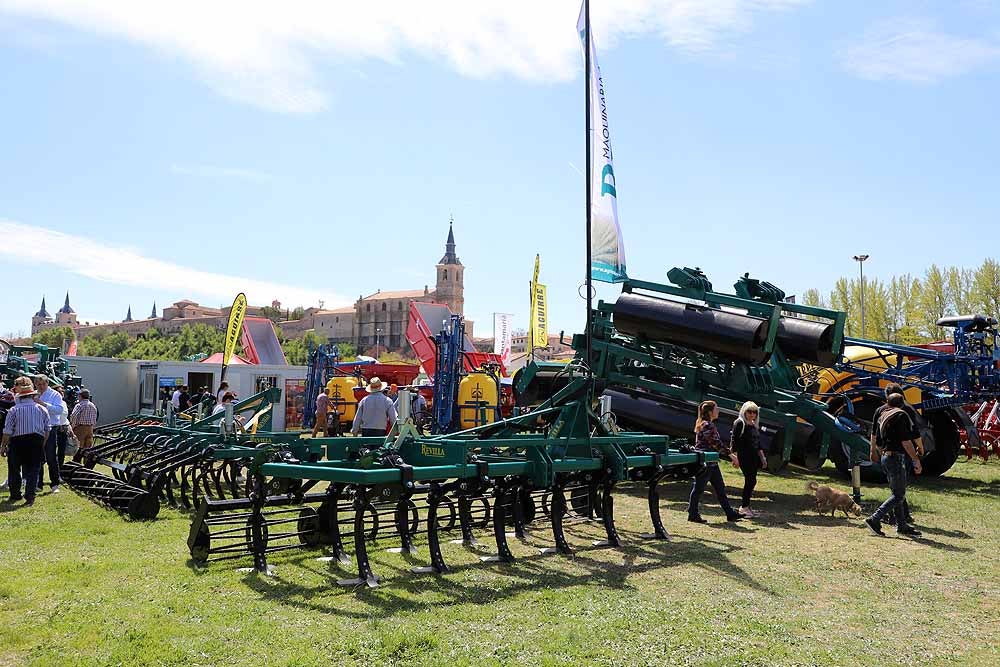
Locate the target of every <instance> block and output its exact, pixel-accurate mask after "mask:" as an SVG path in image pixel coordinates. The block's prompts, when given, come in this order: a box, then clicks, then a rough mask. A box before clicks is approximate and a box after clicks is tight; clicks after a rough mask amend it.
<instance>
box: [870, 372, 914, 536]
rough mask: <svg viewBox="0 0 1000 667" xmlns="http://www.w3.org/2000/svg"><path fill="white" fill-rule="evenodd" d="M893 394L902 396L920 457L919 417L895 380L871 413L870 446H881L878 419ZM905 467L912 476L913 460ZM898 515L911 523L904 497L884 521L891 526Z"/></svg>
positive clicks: (911, 517) (907, 461)
mask: <svg viewBox="0 0 1000 667" xmlns="http://www.w3.org/2000/svg"><path fill="white" fill-rule="evenodd" d="M893 394H899V395H900V396H902V397H903V405H902V406H901V409H902V410H903V412H905V413H906V415H907V416H908V417H909V418H910V427H911V429H910V438H911V440H912V441H913V444H914V445H915V446H916V448H917V455H918V456H920V457H922V456H923V455H924V448H923V444H922V443H921V441H920V438H921V433H920V426H919V424H920V417H919V415H918V414H917V409H916V408H914V407H913V406H912V405H910V404H909V403H907V402H906V394H905V393H904V392H903V388H902V387H901V386H900V385H898V384H896V383H895V382H890V383H889V384H887V385H886V386H885V400H886V402H885V403H884V404H883V405H880V406H879V407H878V408H876V410H875V414H873V415H872V435H871V443H872V446H873V447H875V448H883V445H882V442H881V438H880V437H879V432H878V428H877V425H878V423H879V420H880V419H881V418H882V415H883V414H885V411H886V410H888V409H889V397H890V396H892V395H893ZM905 467H906V474H907V477H910V478H912V477H913V461H912V460H911V459H909V458H907V459H906V466H905ZM900 515H901V516H902V519H903V523H906V524H908V525H913V515H912V514H911V513H910V503H909V502H907V500H906V498H905V497H904V498H903V499H902V500H901V501H899V505H898V506H897V507H896V508H894V509H893V510H892V511H891V512H889V513H888V514H886V516H885V519H884V521H885V522H886V523H888V524H890V525H893V526H895V525H898V519H899V518H900Z"/></svg>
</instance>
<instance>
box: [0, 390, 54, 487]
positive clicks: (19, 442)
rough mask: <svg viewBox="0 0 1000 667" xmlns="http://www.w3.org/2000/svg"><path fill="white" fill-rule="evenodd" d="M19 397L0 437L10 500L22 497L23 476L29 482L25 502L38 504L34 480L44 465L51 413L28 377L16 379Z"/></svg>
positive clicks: (8, 415)
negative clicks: (0, 438) (36, 398)
mask: <svg viewBox="0 0 1000 667" xmlns="http://www.w3.org/2000/svg"><path fill="white" fill-rule="evenodd" d="M14 393H15V395H16V396H17V399H16V401H15V403H14V407H12V408H11V409H10V411H9V412H8V413H7V419H6V421H5V422H4V425H3V439H2V440H0V455H3V456H7V457H8V462H9V466H10V502H17V501H19V500H21V479H22V477H23V479H24V480H25V482H27V485H26V487H27V488H26V489H25V491H24V500H25V501H26V502H25V504H26V505H33V504H34V503H35V482H36V481H37V479H38V469H39V467H40V466H41V464H42V457H43V456H44V449H45V436H47V435H48V433H49V413H48V412H47V411H46V409H45V408H44V407H43V406H42V405H41V404H39V403H36V402H35V401H34V400H33V398H34V397H35V394H36V392H35V388H34V387H33V386H32V385H31V380H29V379H28V378H18V379H17V380H15V381H14Z"/></svg>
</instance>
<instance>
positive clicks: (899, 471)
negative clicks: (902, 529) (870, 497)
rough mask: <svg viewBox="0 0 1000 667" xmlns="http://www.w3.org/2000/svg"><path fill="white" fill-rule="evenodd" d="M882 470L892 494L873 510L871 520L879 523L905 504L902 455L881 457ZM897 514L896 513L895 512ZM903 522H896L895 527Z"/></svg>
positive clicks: (904, 471) (904, 468)
mask: <svg viewBox="0 0 1000 667" xmlns="http://www.w3.org/2000/svg"><path fill="white" fill-rule="evenodd" d="M882 470H884V471H885V475H886V477H888V478H889V491H891V492H892V495H890V496H889V497H888V498H887V499H886V501H885V502H884V503H882V505H881V506H880V507H879V508H878V509H877V510H875V513H874V514H872V516H871V518H872V519H875V520H876V521H881V520H882V519H883V518H885V516H886V515H887V514H888V513H889V512H891V511H892V510H899V509H902V507H903V505H902V503H904V502H906V463H905V462H904V461H903V455H902V454H893V455H892V456H883V457H882ZM897 513H898V512H897ZM902 523H903V522H897V524H896V525H897V526H899V525H902Z"/></svg>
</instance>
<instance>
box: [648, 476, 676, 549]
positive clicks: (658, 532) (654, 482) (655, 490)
mask: <svg viewBox="0 0 1000 667" xmlns="http://www.w3.org/2000/svg"><path fill="white" fill-rule="evenodd" d="M661 479H663V475H662V474H660V475H653V476H652V478H650V480H649V493H648V494H647V496H646V497H647V500H648V501H649V520H650V521H651V522H652V523H653V532H652V533H644V534H643V535H642V537H643V539H647V540H668V541H669V540H670V535H669V534H668V533H667V529H666V528H664V527H663V519H662V518H661V517H660V491H659V484H660V480H661Z"/></svg>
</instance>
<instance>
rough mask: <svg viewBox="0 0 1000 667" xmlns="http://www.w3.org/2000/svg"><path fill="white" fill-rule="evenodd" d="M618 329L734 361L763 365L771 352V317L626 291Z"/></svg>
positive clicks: (617, 313) (619, 308) (618, 308)
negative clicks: (769, 319)
mask: <svg viewBox="0 0 1000 667" xmlns="http://www.w3.org/2000/svg"><path fill="white" fill-rule="evenodd" d="M614 323H615V329H617V330H618V331H620V332H621V333H623V334H626V335H629V336H636V337H641V338H646V339H647V340H650V341H655V342H661V343H671V344H673V345H680V346H683V347H689V348H691V349H693V350H698V351H700V352H710V353H713V354H717V355H719V356H722V357H726V358H727V359H732V360H734V361H745V362H748V363H751V364H758V365H759V364H763V363H765V362H766V361H767V357H768V355H767V354H765V352H764V346H765V345H766V344H767V320H764V319H762V318H760V317H753V316H751V315H743V314H740V313H730V312H727V311H724V310H718V309H715V308H708V307H707V306H697V305H693V304H689V303H681V302H679V301H667V300H665V299H655V298H653V297H648V296H641V295H638V294H622V295H621V296H620V297H618V301H617V302H616V303H615V312H614Z"/></svg>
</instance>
